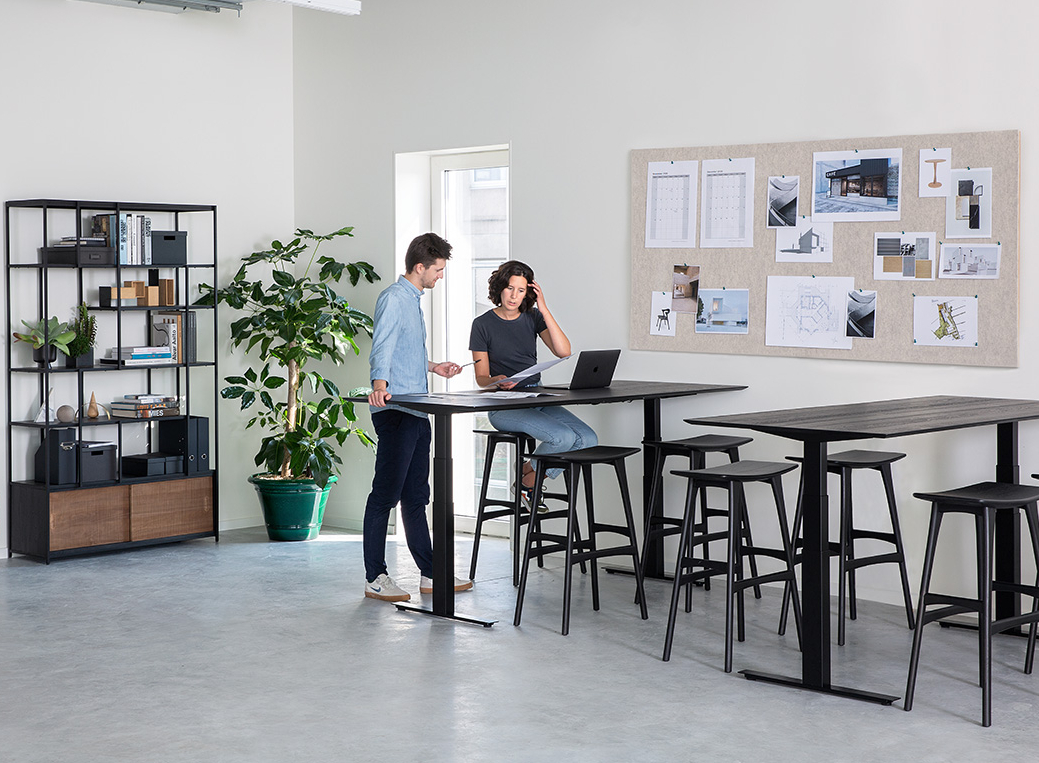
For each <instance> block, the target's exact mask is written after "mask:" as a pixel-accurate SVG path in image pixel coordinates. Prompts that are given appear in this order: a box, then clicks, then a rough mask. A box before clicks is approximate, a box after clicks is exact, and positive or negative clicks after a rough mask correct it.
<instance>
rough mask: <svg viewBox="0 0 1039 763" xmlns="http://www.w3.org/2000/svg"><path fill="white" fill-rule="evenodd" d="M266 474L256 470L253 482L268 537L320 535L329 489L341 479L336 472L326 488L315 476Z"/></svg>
mask: <svg viewBox="0 0 1039 763" xmlns="http://www.w3.org/2000/svg"><path fill="white" fill-rule="evenodd" d="M266 476H267V475H264V474H254V475H253V476H251V477H250V478H249V482H251V483H252V485H253V487H255V488H256V494H257V495H258V496H259V497H260V506H261V507H262V508H263V521H264V523H266V525H267V537H268V538H270V539H271V540H278V541H296V540H313V539H314V538H316V537H317V536H318V534H319V533H320V532H321V522H322V521H323V520H324V518H325V503H326V502H327V501H328V491H329V490H331V489H332V484H333V483H334V482H336V481H337V478H336V476H335V475H332V476H331V477H329V478H328V483H327V484H326V485H325V487H324V488H319V487H318V486H317V485H316V484H315V483H314V480H312V479H301V480H282V479H264V477H266Z"/></svg>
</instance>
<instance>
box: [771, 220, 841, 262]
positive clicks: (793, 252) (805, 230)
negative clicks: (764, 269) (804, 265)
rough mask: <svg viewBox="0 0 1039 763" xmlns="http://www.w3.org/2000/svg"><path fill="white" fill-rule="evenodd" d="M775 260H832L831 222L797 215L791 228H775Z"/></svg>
mask: <svg viewBox="0 0 1039 763" xmlns="http://www.w3.org/2000/svg"><path fill="white" fill-rule="evenodd" d="M776 262H833V223H819V222H813V221H812V220H810V219H808V218H807V217H799V218H798V219H797V224H796V225H794V227H792V228H776Z"/></svg>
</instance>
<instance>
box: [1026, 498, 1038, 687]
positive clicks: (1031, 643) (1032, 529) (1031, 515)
mask: <svg viewBox="0 0 1039 763" xmlns="http://www.w3.org/2000/svg"><path fill="white" fill-rule="evenodd" d="M1025 519H1027V520H1028V534H1029V536H1030V537H1031V539H1032V558H1033V559H1035V563H1036V567H1037V568H1039V509H1037V508H1036V504H1034V503H1030V504H1028V505H1027V506H1025ZM1035 585H1036V587H1037V588H1039V572H1037V573H1036V577H1035ZM1032 614H1033V615H1034V614H1039V596H1033V597H1032ZM1035 638H1036V621H1035V620H1033V621H1032V622H1031V623H1029V625H1028V647H1027V649H1026V650H1025V673H1026V674H1028V675H1031V673H1032V664H1033V662H1034V660H1035Z"/></svg>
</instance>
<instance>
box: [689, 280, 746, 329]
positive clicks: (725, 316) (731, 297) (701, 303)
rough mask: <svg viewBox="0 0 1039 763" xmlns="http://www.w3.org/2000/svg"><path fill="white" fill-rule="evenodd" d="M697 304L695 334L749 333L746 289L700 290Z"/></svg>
mask: <svg viewBox="0 0 1039 763" xmlns="http://www.w3.org/2000/svg"><path fill="white" fill-rule="evenodd" d="M697 302H698V309H697V313H696V333H697V334H746V333H749V329H748V326H749V322H750V321H749V319H750V291H749V290H748V289H700V297H699V299H698V300H697Z"/></svg>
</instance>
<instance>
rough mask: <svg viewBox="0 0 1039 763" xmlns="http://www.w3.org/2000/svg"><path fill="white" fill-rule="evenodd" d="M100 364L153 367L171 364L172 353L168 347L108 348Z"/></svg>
mask: <svg viewBox="0 0 1039 763" xmlns="http://www.w3.org/2000/svg"><path fill="white" fill-rule="evenodd" d="M101 362H102V363H104V364H106V365H110V366H114V365H119V366H123V367H129V366H153V365H155V364H156V363H172V362H173V353H172V352H171V351H170V348H169V347H110V348H109V349H108V350H107V352H106V353H105V357H103V358H101Z"/></svg>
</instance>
